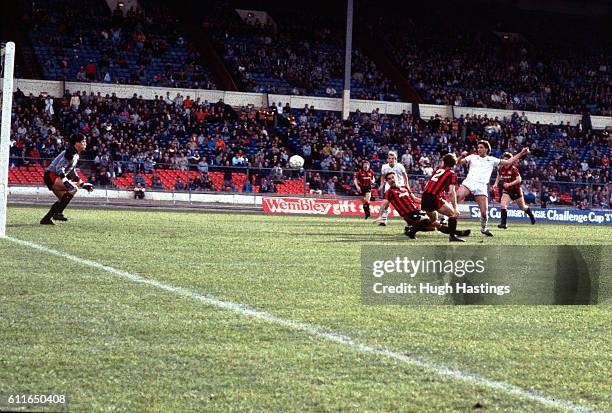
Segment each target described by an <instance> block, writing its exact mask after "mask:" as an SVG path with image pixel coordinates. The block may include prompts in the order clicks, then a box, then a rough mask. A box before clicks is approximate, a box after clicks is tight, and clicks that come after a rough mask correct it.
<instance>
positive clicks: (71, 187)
mask: <svg viewBox="0 0 612 413" xmlns="http://www.w3.org/2000/svg"><path fill="white" fill-rule="evenodd" d="M86 146H87V142H86V141H85V136H84V135H82V134H80V133H75V134H73V135H72V136H71V137H70V147H68V148H67V149H66V150H64V151H63V152H62V153H60V154H59V155H58V156H57V157H56V158H55V159H53V162H51V165H49V167H48V168H47V169H46V171H45V185H47V188H49V190H50V191H52V192H53V193H54V194H55V196H56V197H57V199H58V201H57V202H55V203H54V204H53V205H52V206H51V209H49V212H47V215H45V216H44V217H43V219H41V220H40V223H41V224H42V225H53V221H52V219H54V220H56V221H67V220H68V219H67V218H66V217H65V216H64V214H63V212H64V209H65V208H66V207H67V206H68V203H70V201H71V200H72V197H74V194H76V192H77V188H79V187H80V188H83V189H86V190H87V191H89V192H91V191H93V185H92V184H89V183H84V182H83V181H81V179H80V178H79V176H78V175H77V173H76V165H77V162H78V161H79V154H80V153H81V152H83V151H84V150H85V147H86Z"/></svg>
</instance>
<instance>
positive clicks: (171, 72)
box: [24, 0, 215, 89]
mask: <svg viewBox="0 0 612 413" xmlns="http://www.w3.org/2000/svg"><path fill="white" fill-rule="evenodd" d="M28 4H29V6H30V7H31V9H30V10H28V11H27V14H26V18H24V26H25V28H26V29H27V30H28V33H29V35H30V37H31V40H32V44H33V48H34V51H35V53H36V55H37V56H38V59H39V61H40V63H41V65H42V67H43V71H44V77H45V78H46V79H52V80H76V81H83V82H88V81H91V82H105V83H124V84H125V83H128V84H140V85H152V86H168V87H191V88H205V89H215V84H214V82H213V81H212V79H211V77H210V74H209V72H208V71H207V69H206V68H205V67H204V65H203V64H202V62H201V59H200V56H199V55H198V53H197V52H195V51H194V50H193V47H192V45H191V44H190V43H189V41H188V40H187V39H186V38H185V36H184V35H183V34H182V33H181V32H180V30H179V23H178V22H177V21H175V20H173V19H172V18H171V17H170V16H169V15H168V14H167V13H165V11H164V10H163V9H159V8H155V7H151V8H150V9H148V10H147V11H146V16H145V14H144V13H142V12H139V11H135V10H128V11H127V13H126V15H125V16H123V13H122V12H121V11H120V10H118V9H117V10H115V11H114V12H113V13H111V11H110V10H109V8H108V6H107V5H106V3H105V2H104V1H103V0H84V1H80V0H61V1H53V2H51V1H40V2H38V1H37V2H35V3H28Z"/></svg>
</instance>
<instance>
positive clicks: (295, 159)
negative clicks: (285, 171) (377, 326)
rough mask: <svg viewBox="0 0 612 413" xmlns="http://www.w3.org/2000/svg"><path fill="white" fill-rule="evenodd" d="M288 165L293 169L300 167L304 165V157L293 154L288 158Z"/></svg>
mask: <svg viewBox="0 0 612 413" xmlns="http://www.w3.org/2000/svg"><path fill="white" fill-rule="evenodd" d="M289 166H290V167H291V168H293V169H300V168H301V167H302V166H304V158H302V157H301V156H300V155H293V156H292V157H291V158H289Z"/></svg>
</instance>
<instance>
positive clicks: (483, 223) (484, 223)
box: [480, 218, 488, 232]
mask: <svg viewBox="0 0 612 413" xmlns="http://www.w3.org/2000/svg"><path fill="white" fill-rule="evenodd" d="M487 222H488V219H486V218H485V219H482V218H480V232H485V231H486V230H487Z"/></svg>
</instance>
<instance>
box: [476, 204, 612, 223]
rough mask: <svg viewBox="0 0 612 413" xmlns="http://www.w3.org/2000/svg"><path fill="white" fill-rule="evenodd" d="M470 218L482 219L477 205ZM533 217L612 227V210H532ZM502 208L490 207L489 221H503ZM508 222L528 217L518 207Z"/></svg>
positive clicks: (510, 214)
mask: <svg viewBox="0 0 612 413" xmlns="http://www.w3.org/2000/svg"><path fill="white" fill-rule="evenodd" d="M469 208H470V209H469V214H470V218H478V219H479V218H480V209H478V206H476V205H470V206H469ZM531 210H532V211H533V215H534V216H535V217H536V219H537V220H538V221H541V222H556V223H563V224H569V223H572V224H595V225H612V210H583V209H565V208H546V209H543V208H531ZM500 211H501V208H500V207H499V206H489V219H501V212H500ZM508 220H526V221H528V220H529V218H527V215H526V214H525V213H524V212H523V211H522V210H520V209H518V208H516V207H510V208H508Z"/></svg>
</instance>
